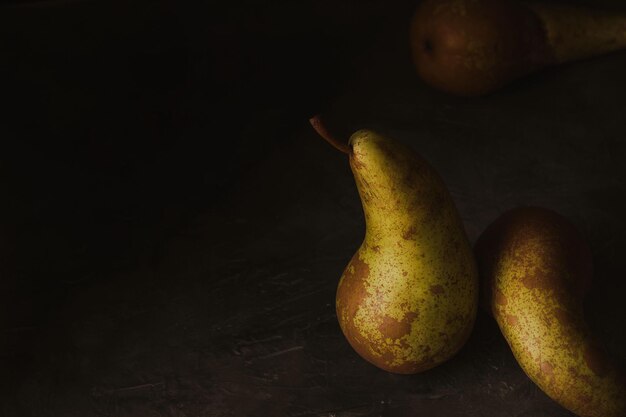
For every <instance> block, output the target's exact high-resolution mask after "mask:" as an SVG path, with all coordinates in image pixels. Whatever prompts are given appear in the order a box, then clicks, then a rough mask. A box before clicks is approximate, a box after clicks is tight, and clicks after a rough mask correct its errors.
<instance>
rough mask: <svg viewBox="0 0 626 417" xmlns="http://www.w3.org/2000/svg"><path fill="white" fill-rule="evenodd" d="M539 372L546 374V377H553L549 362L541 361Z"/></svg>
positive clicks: (552, 368)
mask: <svg viewBox="0 0 626 417" xmlns="http://www.w3.org/2000/svg"><path fill="white" fill-rule="evenodd" d="M540 369H541V373H542V374H544V375H547V376H548V378H550V379H554V366H552V364H551V363H550V362H545V361H544V362H541V366H540Z"/></svg>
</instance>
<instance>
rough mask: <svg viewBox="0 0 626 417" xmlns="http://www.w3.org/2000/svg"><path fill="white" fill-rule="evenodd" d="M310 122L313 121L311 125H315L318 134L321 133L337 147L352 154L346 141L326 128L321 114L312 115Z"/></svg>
mask: <svg viewBox="0 0 626 417" xmlns="http://www.w3.org/2000/svg"><path fill="white" fill-rule="evenodd" d="M309 122H310V123H311V126H313V129H315V131H316V132H317V134H318V135H320V136H321V137H322V138H323V139H324V140H325V141H326V142H328V143H330V144H331V145H332V146H333V147H334V148H335V149H337V150H339V151H341V152H343V153H345V154H350V147H349V146H348V145H347V144H346V143H345V142H342V141H340V140H339V139H337V138H336V137H334V136H333V135H332V134H331V133H330V132H329V131H328V129H326V126H324V123H322V119H321V118H320V115H319V114H317V115H315V116H313V117H311V118H310V119H309Z"/></svg>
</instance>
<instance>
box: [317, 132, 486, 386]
mask: <svg viewBox="0 0 626 417" xmlns="http://www.w3.org/2000/svg"><path fill="white" fill-rule="evenodd" d="M312 124H313V125H314V126H315V127H316V128H317V130H318V132H319V133H321V134H323V135H324V136H326V133H327V132H325V131H324V129H320V124H319V123H318V120H312ZM331 142H332V143H334V144H335V147H337V148H338V149H343V150H346V151H347V152H348V154H349V161H350V167H351V169H352V172H353V174H354V178H355V181H356V185H357V188H358V192H359V195H360V197H361V200H362V204H363V212H364V215H365V239H364V240H363V243H362V244H361V246H360V248H359V249H358V250H357V252H356V253H355V254H354V256H353V257H352V259H351V260H350V262H349V263H348V265H347V267H346V268H345V270H344V272H343V275H342V276H341V279H340V281H339V286H338V288H337V295H336V310H337V318H338V320H339V324H340V326H341V329H342V331H343V333H344V335H345V337H346V338H347V340H348V342H349V343H350V344H351V345H352V347H353V348H354V350H356V352H357V353H358V354H359V355H361V356H362V357H363V358H364V359H366V360H367V361H369V362H371V363H372V364H374V365H376V366H377V367H379V368H381V369H384V370H386V371H389V372H394V373H400V374H412V373H417V372H421V371H425V370H427V369H430V368H432V367H434V366H437V365H439V364H441V363H442V362H444V361H446V360H448V359H450V358H451V357H452V356H453V355H454V354H455V353H456V352H457V351H459V349H460V348H461V347H462V346H463V344H464V343H465V342H466V340H467V338H468V337H469V334H470V332H471V330H472V327H473V325H474V320H475V317H476V310H477V304H478V277H477V269H476V265H475V260H474V256H473V253H472V249H471V245H470V244H469V241H468V238H467V236H466V234H465V231H464V227H463V224H462V221H461V219H460V217H459V214H458V212H457V210H456V207H455V205H454V202H453V201H452V198H451V196H450V194H449V192H448V190H447V189H446V186H445V184H444V182H443V181H442V179H441V178H440V177H439V175H438V174H437V172H435V170H434V169H433V168H432V167H431V166H430V165H429V164H428V162H426V160H424V159H423V158H422V157H420V156H419V155H418V154H416V153H415V152H414V151H413V150H412V149H411V148H409V147H407V146H405V145H403V144H401V143H399V142H396V141H394V140H392V139H389V138H387V137H385V136H382V135H380V134H378V133H376V132H373V131H370V130H360V131H358V132H356V133H354V134H353V135H352V136H351V137H350V141H349V146H348V147H347V148H346V147H344V146H342V145H340V144H339V143H340V142H339V141H337V140H331Z"/></svg>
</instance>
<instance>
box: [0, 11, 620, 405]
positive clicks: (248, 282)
mask: <svg viewBox="0 0 626 417" xmlns="http://www.w3.org/2000/svg"><path fill="white" fill-rule="evenodd" d="M122 3H124V4H126V3H125V2H116V1H114V2H111V3H109V2H107V5H103V4H104V2H98V1H92V2H80V1H74V2H72V1H66V2H56V3H51V2H50V3H48V2H39V3H36V4H31V5H30V6H29V5H27V4H26V3H23V4H22V5H17V6H11V7H12V8H6V9H3V10H2V13H0V15H2V17H1V19H2V25H1V27H2V28H3V31H5V32H9V34H11V36H12V38H11V39H12V42H13V43H12V44H9V45H3V49H2V52H3V54H5V53H6V54H5V55H4V56H5V57H7V59H6V60H5V62H11V63H12V64H11V66H10V68H9V69H10V71H12V72H11V75H10V77H12V78H8V80H9V84H10V85H9V89H10V92H11V93H12V94H10V95H9V96H8V97H10V99H11V100H12V101H11V103H10V104H11V105H12V110H11V111H10V112H9V113H5V114H4V116H8V117H6V122H5V123H2V126H1V127H0V129H2V132H1V133H2V136H3V139H4V138H8V139H9V140H8V141H4V140H3V144H2V149H1V151H2V152H1V153H2V155H1V164H0V169H2V172H3V175H2V180H1V185H2V189H1V193H2V194H1V195H2V196H3V201H4V202H5V203H4V204H3V207H2V209H1V214H2V216H1V219H0V220H1V227H0V231H2V236H1V237H0V249H1V250H2V254H1V255H2V256H1V258H2V260H3V263H2V265H1V266H0V269H1V270H2V276H1V286H0V289H1V290H2V294H1V296H0V297H1V300H2V310H0V311H1V312H2V317H1V319H0V324H1V325H2V333H1V334H2V340H1V343H0V366H2V369H1V370H0V375H1V376H2V378H1V380H0V416H3V417H4V416H7V417H22V416H24V417H30V416H33V417H35V416H37V417H39V416H54V417H60V416H63V417H66V416H67V417H71V416H76V417H91V416H128V417H131V416H132V417H144V416H145V417H148V416H149V417H157V416H163V417H164V416H168V417H169V416H171V417H183V416H188V417H200V416H211V417H227V416H233V417H254V416H278V417H296V416H317V417H366V416H367V417H379V416H381V417H400V416H402V417H405V416H406V417H408V416H424V417H479V416H480V417H482V416H484V417H566V416H572V414H571V413H569V412H567V411H566V410H564V409H562V408H561V407H560V406H559V405H557V404H556V403H555V402H553V401H552V400H550V399H549V398H548V397H546V396H545V395H544V394H543V393H542V392H541V391H540V390H539V389H538V388H537V387H536V386H535V385H534V384H533V383H532V382H531V381H530V380H529V379H528V378H527V377H526V376H525V375H524V373H523V372H522V370H521V369H520V367H519V366H518V365H517V363H516V362H515V360H514V358H513V356H512V354H511V352H510V350H509V348H508V346H507V344H506V342H505V341H504V339H503V337H502V336H501V334H500V332H499V329H498V327H497V325H496V324H495V322H494V321H493V320H492V319H491V318H490V317H489V316H487V315H486V314H485V313H483V312H480V313H479V315H478V318H477V322H476V326H475V329H474V332H473V334H472V336H471V337H470V339H469V341H468V342H467V344H466V345H465V347H464V348H463V349H462V351H461V352H460V353H458V354H457V355H456V356H455V357H454V358H452V359H451V360H450V361H448V362H447V363H445V364H443V365H441V366H439V367H437V368H435V369H433V370H430V371H428V372H424V373H422V374H418V375H411V376H403V375H394V374H390V373H386V372H384V371H381V370H379V369H377V368H375V367H374V366H372V365H370V364H369V363H367V362H365V361H364V360H362V359H361V358H360V357H358V356H357V354H356V353H355V352H354V351H353V350H352V349H351V348H350V346H349V345H348V343H347V342H346V340H345V339H344V338H343V336H342V334H341V331H340V329H339V327H338V324H337V319H336V316H335V310H334V296H335V289H336V286H337V283H338V279H339V276H340V275H341V272H342V270H343V268H344V266H345V265H346V263H347V262H348V260H349V259H350V257H351V256H352V254H353V253H354V251H355V250H356V249H357V248H358V246H359V244H360V242H361V239H362V238H363V232H364V223H363V215H362V211H361V203H360V201H359V198H358V195H357V192H356V189H355V185H354V182H353V178H352V175H351V173H350V170H349V167H348V163H347V160H346V158H345V156H344V155H342V154H340V153H338V152H337V151H335V150H334V149H332V148H331V147H330V146H328V145H327V144H326V143H324V142H323V141H322V140H321V139H319V138H318V137H317V136H316V134H315V133H314V132H313V131H312V129H311V128H310V127H309V126H308V124H307V117H308V116H310V115H311V114H312V112H316V111H320V110H323V111H324V114H325V115H326V117H327V120H328V122H329V124H331V125H332V126H333V128H334V129H336V131H337V132H341V134H348V133H349V132H351V131H354V130H356V129H359V128H363V127H369V128H373V129H377V130H379V131H380V132H382V133H385V134H387V135H389V136H392V137H394V138H396V139H398V140H401V141H404V142H406V143H408V144H410V145H411V146H412V147H413V148H415V149H416V150H417V151H418V152H419V153H421V154H422V155H423V156H424V157H425V158H426V159H428V160H429V161H430V162H431V164H432V165H433V166H434V167H435V168H436V169H437V170H438V171H439V173H440V174H441V175H442V177H443V178H444V180H445V182H446V184H447V185H448V187H449V189H450V191H451V193H452V196H453V198H454V200H455V202H456V204H457V207H458V209H459V211H460V213H461V215H462V218H463V220H464V222H465V226H466V229H467V232H468V235H469V237H470V239H471V241H472V242H473V241H474V240H475V239H476V237H477V236H478V235H479V234H480V232H481V231H482V230H483V229H484V228H485V227H486V225H487V224H489V223H490V222H491V221H492V220H494V219H495V218H496V217H497V216H498V215H499V214H500V213H502V212H503V211H504V210H506V209H508V208H511V207H516V206H519V205H541V206H545V207H550V208H552V209H555V210H557V211H559V212H561V213H562V214H564V215H566V216H567V217H568V218H570V219H571V220H572V222H574V223H575V224H576V226H577V227H578V228H579V229H580V230H581V232H582V233H583V234H584V235H585V236H586V238H587V239H588V241H589V242H590V244H591V247H592V250H593V255H594V261H595V278H594V279H595V282H594V287H593V290H592V292H591V294H590V295H589V297H588V299H587V302H586V314H587V317H588V319H589V321H590V322H591V324H592V326H593V328H594V329H595V330H596V331H597V333H598V334H599V335H600V336H601V337H602V339H603V340H604V341H605V342H606V344H607V347H608V349H609V351H610V352H611V353H612V354H613V355H614V356H615V358H616V359H617V361H618V362H619V363H620V364H621V365H622V366H625V365H626V326H624V323H625V320H626V303H625V302H624V298H625V296H626V280H625V279H624V270H625V267H624V253H626V220H625V217H624V213H626V200H625V199H624V198H623V196H624V194H626V163H625V162H624V161H626V135H625V134H624V132H625V131H626V117H625V115H626V53H623V52H622V53H615V54H612V55H610V56H605V57H601V58H597V59H594V60H588V61H585V62H580V63H576V64H572V65H567V66H563V67H560V68H554V69H550V70H547V71H544V72H542V73H540V74H537V75H534V76H531V77H529V78H527V79H524V80H521V81H519V82H517V83H514V84H512V85H511V86H509V87H507V88H505V89H503V90H502V91H499V92H497V93H495V94H492V95H490V96H488V97H483V98H475V99H460V98H454V97H451V96H448V95H445V94H442V93H439V92H437V91H434V90H432V89H430V88H429V87H427V86H425V85H424V84H423V83H422V82H421V81H420V80H419V79H417V77H416V76H415V74H414V72H413V69H412V67H411V63H410V60H409V55H408V44H407V39H406V27H407V26H406V25H407V22H408V16H409V15H410V12H411V10H412V8H413V4H412V2H407V1H404V2H398V3H397V4H394V5H389V4H387V3H385V2H381V1H374V0H372V1H367V2H357V1H348V0H344V1H335V2H331V1H325V2H312V1H310V2H299V3H298V4H299V5H298V6H293V5H290V3H288V2H282V3H281V2H276V5H273V4H272V3H267V2H265V3H264V2H259V1H252V0H248V1H246V2H241V4H240V7H239V8H238V7H236V6H228V7H224V8H222V9H219V10H217V11H216V10H215V9H213V8H212V6H211V7H210V6H205V7H204V8H203V7H200V6H193V7H192V6H181V5H174V4H170V3H168V2H163V1H161V2H157V3H150V4H148V3H143V2H138V3H136V4H135V3H133V5H132V6H124V5H123V4H122ZM16 4H17V3H16ZM596 4H597V5H600V4H602V5H606V6H610V5H611V3H610V2H608V1H604V2H602V3H596ZM615 4H617V2H616V3H615ZM3 7H4V6H3ZM7 7H8V6H7ZM196 7H197V8H196ZM5 97H7V96H5ZM40 142H43V143H40Z"/></svg>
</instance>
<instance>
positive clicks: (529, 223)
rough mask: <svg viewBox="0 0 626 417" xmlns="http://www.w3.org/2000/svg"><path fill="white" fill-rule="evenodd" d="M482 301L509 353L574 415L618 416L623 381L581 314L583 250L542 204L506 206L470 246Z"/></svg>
mask: <svg viewBox="0 0 626 417" xmlns="http://www.w3.org/2000/svg"><path fill="white" fill-rule="evenodd" d="M475 251H476V256H477V260H478V269H479V273H480V277H481V280H482V284H483V295H484V297H483V301H485V302H486V304H487V306H488V307H489V308H490V310H491V312H492V313H493V316H494V317H495V319H496V321H497V322H498V325H499V326H500V329H501V331H502V334H503V335H504V337H505V339H506V340H507V342H508V344H509V346H510V347H511V350H512V352H513V355H514V356H515V358H516V359H517V361H518V362H519V364H520V366H521V367H522V369H523V370H524V372H526V374H527V375H528V376H529V377H530V379H532V380H533V381H534V382H535V383H536V384H537V385H538V386H539V387H540V388H541V389H542V390H543V391H544V392H545V393H546V394H547V395H548V396H550V397H551V398H552V399H554V400H555V401H556V402H558V403H559V404H561V405H562V406H563V407H565V408H567V409H568V410H570V411H572V412H574V413H575V414H577V415H579V416H581V417H624V416H626V380H625V379H624V375H623V374H621V373H620V372H619V371H618V370H617V368H616V367H615V365H614V364H612V363H611V361H610V359H609V357H608V356H607V353H606V352H605V351H604V350H603V348H602V347H601V343H600V342H599V341H598V340H597V338H596V337H594V335H593V334H592V332H591V330H590V329H589V327H588V325H587V324H586V323H585V318H584V315H583V298H584V295H585V294H586V293H587V291H588V290H589V287H590V284H591V277H592V273H593V272H592V271H593V268H592V260H591V251H590V249H589V247H588V245H587V244H586V243H585V241H584V240H583V239H582V237H581V236H580V235H579V233H578V232H577V231H576V230H575V228H574V226H573V225H572V224H570V223H569V221H567V220H566V219H565V218H564V217H562V216H560V215H559V214H557V213H555V212H553V211H551V210H547V209H543V208H533V207H527V208H518V209H514V210H511V211H509V212H506V213H505V214H503V215H502V216H501V217H500V218H498V219H497V220H496V221H495V222H494V223H492V224H491V225H490V226H489V227H488V228H487V229H486V230H485V231H484V232H483V234H482V235H481V236H480V238H479V239H478V241H477V243H476V246H475Z"/></svg>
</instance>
